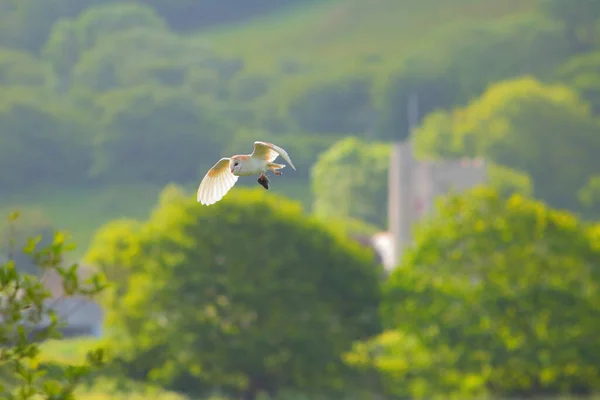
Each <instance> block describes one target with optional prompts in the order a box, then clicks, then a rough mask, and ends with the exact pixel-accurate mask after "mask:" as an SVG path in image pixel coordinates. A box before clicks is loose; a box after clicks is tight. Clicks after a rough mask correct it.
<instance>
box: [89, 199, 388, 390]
mask: <svg viewBox="0 0 600 400" xmlns="http://www.w3.org/2000/svg"><path fill="white" fill-rule="evenodd" d="M132 228H133V226H132V225H129V224H126V225H122V224H120V225H118V226H117V225H113V226H112V227H110V228H106V230H104V231H103V232H102V234H101V236H99V237H98V239H97V240H98V242H96V244H95V245H92V247H91V249H90V251H89V253H88V256H87V260H88V261H89V262H90V263H93V264H94V265H99V266H101V267H102V268H105V269H107V271H108V272H107V274H108V276H111V273H110V271H115V270H116V268H119V267H123V268H124V270H125V271H127V273H126V274H123V273H121V274H120V276H119V282H118V283H117V286H116V288H115V290H116V291H117V292H119V293H118V295H115V296H114V297H113V300H112V301H111V302H110V303H111V304H110V309H111V313H112V314H111V316H110V318H111V320H112V321H113V324H112V326H113V328H114V329H117V330H118V331H119V332H120V333H121V334H124V335H126V337H128V338H129V339H123V338H122V337H121V338H120V339H119V340H118V342H117V341H115V346H116V347H117V348H118V350H117V351H118V352H119V353H121V354H123V355H124V358H125V360H126V362H128V363H129V365H131V367H130V369H129V371H130V372H132V371H135V369H136V360H140V359H143V360H144V363H143V364H141V367H140V366H139V364H138V367H137V368H143V369H145V371H146V373H147V374H148V376H150V377H151V378H154V379H157V380H159V381H162V382H164V383H166V384H167V385H168V386H171V387H174V388H177V387H178V386H179V387H180V389H185V390H187V391H188V392H189V391H190V390H196V391H201V389H202V384H201V383H197V384H191V382H190V381H189V380H190V379H191V380H196V381H197V382H210V383H211V385H213V386H214V385H223V387H229V388H230V389H231V390H236V389H237V390H240V391H242V392H245V393H246V394H247V395H252V396H253V395H255V394H258V393H259V392H261V391H264V392H266V393H271V394H273V393H276V392H277V391H279V390H281V389H283V388H304V389H307V390H317V389H318V388H321V389H325V388H329V389H332V387H331V385H332V382H336V381H337V380H338V379H340V378H341V376H340V375H339V372H340V368H341V365H342V364H341V358H340V357H341V355H342V353H343V352H344V351H346V350H348V349H349V348H350V346H351V343H352V342H353V341H354V340H357V339H360V338H364V337H368V336H370V335H372V334H375V333H377V332H378V327H379V324H378V318H377V312H376V310H377V307H378V301H379V279H380V270H379V268H378V267H377V265H376V264H375V262H374V258H373V254H372V253H370V252H369V250H365V249H363V248H361V247H360V245H359V244H358V243H354V242H352V241H351V240H350V239H348V238H345V237H341V236H340V235H337V234H334V233H332V232H330V231H328V230H327V229H326V228H325V227H324V226H323V225H321V224H319V223H317V222H315V221H314V220H312V219H311V218H308V217H307V216H306V215H305V214H304V213H303V212H302V210H301V208H300V207H299V205H298V204H295V203H293V202H290V201H289V200H286V199H284V198H281V197H278V196H274V195H272V194H271V195H270V196H268V197H267V196H266V195H265V194H264V191H262V192H261V191H260V190H248V189H239V190H235V191H233V192H232V193H230V194H229V195H228V196H227V197H226V198H224V199H223V200H222V201H221V202H219V203H217V205H215V206H213V207H210V208H208V207H198V204H197V203H196V201H195V199H193V198H192V199H191V198H190V197H188V196H185V197H184V196H182V195H179V194H177V192H176V191H174V189H172V188H171V189H169V190H167V191H166V192H164V193H163V197H162V200H161V202H160V204H159V205H158V206H157V208H156V209H155V210H154V212H153V214H152V215H151V217H150V219H149V220H148V221H147V222H145V223H144V224H143V225H142V226H141V227H139V228H137V229H132ZM108 229H110V230H112V231H109V230H108ZM111 237H112V239H110V238H111ZM107 238H108V239H107ZM283 238H285V239H283ZM107 240H108V241H107ZM115 263H118V265H114V264H115ZM123 275H125V276H123ZM182 385H183V387H182Z"/></svg>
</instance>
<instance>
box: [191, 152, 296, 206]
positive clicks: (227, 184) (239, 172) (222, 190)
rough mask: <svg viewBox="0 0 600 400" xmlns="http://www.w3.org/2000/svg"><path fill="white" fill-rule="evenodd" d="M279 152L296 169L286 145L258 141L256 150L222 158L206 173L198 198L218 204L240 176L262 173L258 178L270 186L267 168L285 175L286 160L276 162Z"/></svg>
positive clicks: (265, 186)
mask: <svg viewBox="0 0 600 400" xmlns="http://www.w3.org/2000/svg"><path fill="white" fill-rule="evenodd" d="M278 156H281V157H283V159H284V160H285V161H287V162H288V164H290V167H292V168H293V169H294V170H295V169H296V167H294V164H292V160H290V157H289V156H288V153H287V152H286V151H285V150H284V149H282V148H281V147H279V146H275V145H274V144H271V143H267V142H254V151H253V152H252V154H241V155H235V156H231V157H230V158H227V157H225V158H221V159H220V160H219V161H218V162H217V163H216V164H215V165H214V166H213V167H212V168H211V169H209V170H208V172H207V173H206V175H204V178H203V179H202V182H200V186H198V192H197V195H196V199H197V200H198V202H199V203H200V204H203V205H211V204H215V203H216V202H218V201H219V200H221V199H222V198H223V197H224V196H225V195H226V194H227V192H229V190H230V189H231V188H232V187H233V186H234V185H235V183H236V182H237V180H238V178H239V177H240V176H252V175H258V174H260V176H259V177H258V180H257V182H258V183H260V184H261V185H262V186H263V187H264V188H265V189H269V178H267V176H266V175H265V172H267V171H273V172H274V173H275V175H282V172H281V171H279V170H280V169H282V168H283V167H285V165H283V164H275V163H274V162H273V161H275V159H276V158H277V157H278Z"/></svg>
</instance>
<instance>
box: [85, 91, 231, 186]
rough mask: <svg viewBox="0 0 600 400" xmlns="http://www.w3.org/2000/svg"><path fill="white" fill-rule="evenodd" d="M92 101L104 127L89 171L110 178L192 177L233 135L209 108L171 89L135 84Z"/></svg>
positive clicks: (198, 174) (158, 180) (162, 180)
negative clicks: (135, 85) (93, 163)
mask: <svg viewBox="0 0 600 400" xmlns="http://www.w3.org/2000/svg"><path fill="white" fill-rule="evenodd" d="M96 100H97V104H96V106H97V109H98V110H99V111H100V112H101V115H102V122H103V124H104V127H105V130H104V131H103V132H102V134H101V135H98V136H97V140H96V142H95V156H96V158H95V161H96V164H95V166H94V170H93V175H94V176H96V177H99V178H102V179H104V180H108V181H112V182H115V181H121V182H126V183H127V182H134V181H136V182H140V181H143V182H151V183H160V184H166V183H168V182H170V181H179V182H190V181H196V180H197V179H199V177H201V176H202V175H203V174H201V172H200V171H205V170H207V169H208V168H210V167H211V166H212V165H213V164H214V163H215V162H216V160H217V159H218V155H219V154H220V153H221V149H222V148H223V145H224V143H225V142H227V140H228V139H229V138H230V137H231V135H232V134H233V132H232V128H231V127H230V126H229V124H228V123H227V122H226V121H225V119H224V118H221V117H220V113H219V112H218V111H217V110H215V107H214V106H212V105H207V104H206V103H205V102H204V103H203V102H200V101H199V100H198V99H197V98H195V97H194V96H192V95H191V94H189V93H185V92H183V93H182V92H181V91H179V90H176V89H174V88H169V87H164V86H163V87H161V86H150V85H146V86H137V87H134V88H125V89H121V90H113V91H110V92H107V93H105V94H104V95H102V96H101V97H99V98H97V99H96ZM215 157H217V158H216V159H215Z"/></svg>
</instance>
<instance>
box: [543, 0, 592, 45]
mask: <svg viewBox="0 0 600 400" xmlns="http://www.w3.org/2000/svg"><path fill="white" fill-rule="evenodd" d="M538 1H539V4H540V7H541V9H542V11H543V12H545V13H546V14H547V15H549V16H550V17H551V18H554V19H555V20H557V21H560V22H561V23H562V24H563V29H564V32H565V35H566V37H567V39H568V41H569V44H570V45H571V47H572V49H573V50H574V51H575V52H582V51H583V52H585V51H589V50H591V49H592V48H593V47H594V46H596V45H598V43H599V42H598V31H597V29H598V22H599V21H600V3H598V2H597V1H596V0H538Z"/></svg>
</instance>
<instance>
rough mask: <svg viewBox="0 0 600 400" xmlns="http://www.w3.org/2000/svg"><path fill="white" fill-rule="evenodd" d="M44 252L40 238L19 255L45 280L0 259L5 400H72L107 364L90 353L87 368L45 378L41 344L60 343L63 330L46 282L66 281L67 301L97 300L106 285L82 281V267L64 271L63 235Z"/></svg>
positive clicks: (0, 366)
mask: <svg viewBox="0 0 600 400" xmlns="http://www.w3.org/2000/svg"><path fill="white" fill-rule="evenodd" d="M18 216H19V214H18V212H15V213H13V214H11V215H10V217H9V224H12V223H14V222H15V221H17V219H18ZM53 236H54V237H53V238H52V240H51V241H50V243H48V244H47V245H46V246H40V245H39V243H38V240H37V239H36V238H33V237H32V238H29V240H28V241H27V243H25V245H24V246H22V247H21V246H19V245H18V244H17V243H16V242H14V241H12V239H13V238H12V237H11V238H9V239H11V241H12V243H11V245H15V246H18V248H17V249H16V251H15V253H20V252H24V253H26V254H28V255H30V256H31V258H32V259H34V260H35V261H36V264H37V267H38V268H39V269H40V270H41V271H43V274H41V275H38V276H35V275H32V274H30V273H28V272H26V271H23V268H21V266H20V265H18V264H17V262H16V260H15V259H14V258H12V257H10V253H12V251H9V253H8V254H9V255H8V256H6V257H2V255H1V254H0V258H1V259H0V319H1V321H2V323H1V324H0V370H1V371H2V375H3V376H6V377H9V379H8V380H4V379H3V380H2V382H0V396H1V397H2V398H3V399H15V400H25V399H33V398H39V397H38V396H42V397H43V398H47V399H60V400H68V399H74V391H75V389H76V388H77V386H78V385H79V383H80V382H81V381H82V379H83V378H86V377H87V376H88V375H89V374H90V373H91V372H92V371H93V369H95V368H97V367H99V366H101V365H102V364H103V361H104V349H102V348H98V349H94V350H92V351H90V352H88V353H87V358H86V362H85V363H83V364H81V365H73V366H69V367H67V368H66V369H65V370H64V371H63V374H61V375H60V376H57V377H48V376H45V373H46V372H47V371H46V370H45V369H44V367H43V365H40V360H39V353H40V342H42V341H44V340H47V339H53V338H60V336H61V335H60V331H59V328H60V325H61V324H62V323H63V322H64V321H62V320H61V319H60V317H59V316H58V315H57V313H56V311H55V310H53V309H52V308H51V302H48V301H47V300H48V298H49V297H50V292H49V290H48V288H47V287H46V286H45V285H44V277H45V275H46V274H48V273H55V274H57V275H58V276H60V277H61V278H62V282H61V283H62V289H63V291H64V293H65V295H66V296H75V295H79V296H86V297H90V296H95V295H97V294H99V293H100V292H101V291H102V290H103V289H104V288H105V285H104V283H103V281H102V277H101V275H99V274H94V275H93V276H92V277H91V278H90V279H89V280H86V281H81V280H80V279H79V277H78V265H77V264H74V265H72V266H67V267H65V266H64V262H63V256H64V254H65V252H66V251H68V250H69V249H70V248H71V247H72V246H71V245H70V244H69V243H68V242H67V241H66V240H67V237H66V235H65V234H64V233H62V232H56V233H54V235H53Z"/></svg>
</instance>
